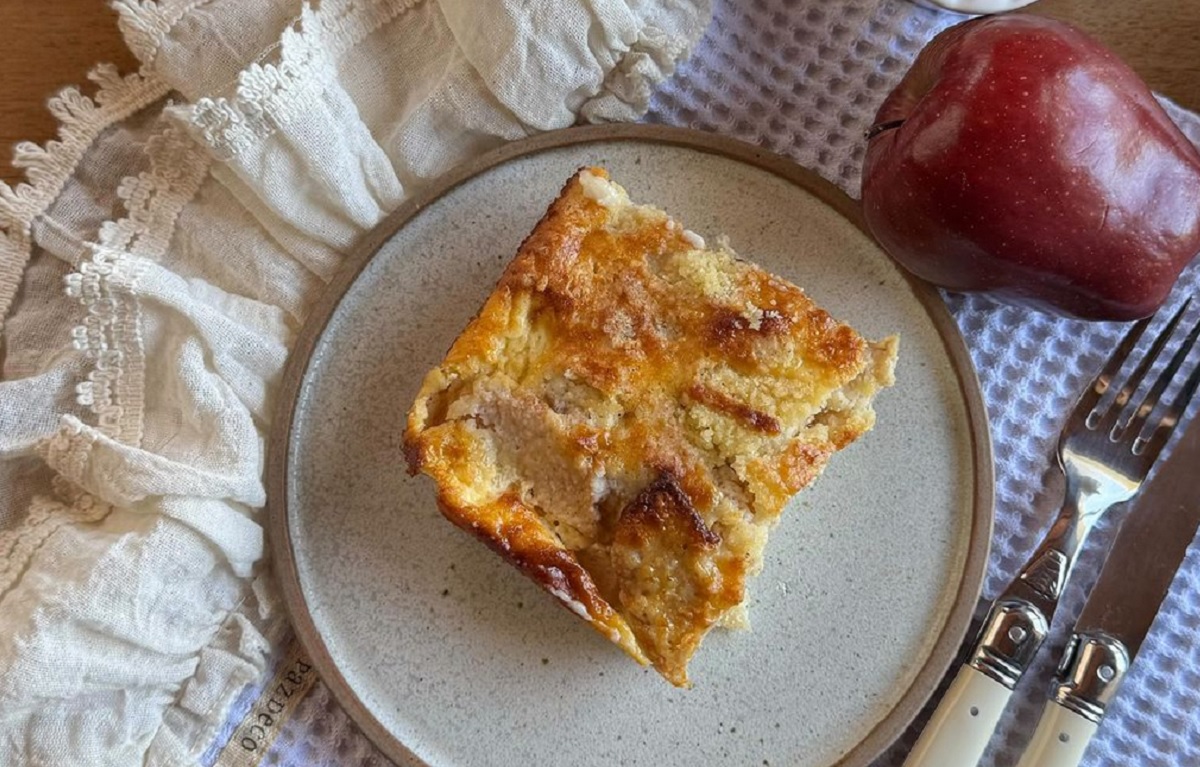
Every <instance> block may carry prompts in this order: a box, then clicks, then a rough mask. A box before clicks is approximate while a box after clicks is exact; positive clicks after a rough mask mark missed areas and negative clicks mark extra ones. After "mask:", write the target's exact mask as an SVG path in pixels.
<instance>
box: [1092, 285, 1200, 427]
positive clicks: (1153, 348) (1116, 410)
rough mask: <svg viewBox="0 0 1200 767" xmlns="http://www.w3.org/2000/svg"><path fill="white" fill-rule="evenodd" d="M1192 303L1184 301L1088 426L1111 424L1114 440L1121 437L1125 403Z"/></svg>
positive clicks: (1189, 300) (1139, 384) (1140, 382)
mask: <svg viewBox="0 0 1200 767" xmlns="http://www.w3.org/2000/svg"><path fill="white" fill-rule="evenodd" d="M1191 303H1192V299H1191V297H1189V298H1188V299H1187V300H1186V301H1184V302H1183V305H1182V306H1180V307H1179V309H1178V311H1176V312H1175V315H1174V316H1173V317H1171V319H1170V321H1169V322H1167V325H1166V327H1164V328H1163V329H1162V330H1161V331H1160V332H1159V334H1158V336H1156V337H1155V339H1154V343H1152V344H1151V345H1150V348H1149V350H1147V351H1146V354H1145V355H1144V356H1143V357H1142V359H1141V361H1140V362H1139V363H1138V366H1137V368H1136V369H1135V370H1134V371H1133V373H1131V374H1130V375H1129V377H1128V378H1127V379H1125V384H1124V385H1123V386H1122V387H1121V391H1119V392H1117V396H1116V398H1115V399H1113V401H1112V403H1111V404H1110V405H1109V406H1108V409H1107V410H1106V411H1105V412H1104V413H1103V414H1098V415H1097V417H1096V418H1095V419H1091V418H1089V419H1088V426H1090V427H1091V428H1093V429H1095V428H1098V427H1099V426H1100V425H1101V423H1103V424H1104V425H1105V426H1109V425H1111V426H1112V427H1113V435H1112V438H1113V440H1114V441H1115V440H1117V439H1118V438H1119V435H1118V434H1117V431H1118V430H1117V424H1118V423H1119V419H1120V415H1121V411H1123V410H1124V409H1125V405H1126V404H1128V403H1129V398H1130V397H1132V396H1133V395H1134V393H1135V392H1136V391H1137V390H1138V387H1139V386H1141V385H1142V379H1143V378H1145V377H1146V373H1148V372H1149V371H1150V368H1151V367H1152V366H1153V365H1154V362H1155V360H1157V359H1158V355H1160V354H1162V350H1163V349H1164V348H1165V347H1166V345H1167V342H1168V341H1170V340H1171V336H1172V335H1174V334H1175V328H1176V327H1177V326H1178V325H1179V321H1180V320H1182V319H1183V313H1184V312H1186V311H1187V309H1188V307H1189V306H1191Z"/></svg>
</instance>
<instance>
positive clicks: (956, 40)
mask: <svg viewBox="0 0 1200 767" xmlns="http://www.w3.org/2000/svg"><path fill="white" fill-rule="evenodd" d="M875 124H876V125H877V126H880V127H881V129H880V130H878V131H876V132H875V133H874V135H873V136H872V137H871V138H870V139H869V141H868V144H867V152H866V159H865V162H864V167H863V179H862V200H863V209H864V213H865V216H866V220H867V224H868V226H869V227H870V229H871V232H872V233H873V234H874V235H875V237H876V238H877V239H878V240H879V242H880V243H881V244H882V245H883V247H884V248H885V249H886V250H887V251H888V252H889V253H890V254H891V255H892V257H893V258H895V259H896V261H898V262H899V263H900V264H901V265H903V266H904V267H905V268H907V269H908V270H909V271H911V272H913V273H914V274H916V275H917V276H919V277H921V278H923V279H925V280H927V281H929V282H932V283H934V284H935V285H938V286H940V287H944V288H947V289H949V290H953V291H960V292H985V293H989V294H991V295H994V296H996V297H997V298H999V299H1000V300H1004V301H1008V302H1012V303H1018V304H1023V305H1027V306H1032V307H1035V308H1038V309H1042V310H1046V311H1051V312H1054V313H1057V314H1063V315H1067V316H1074V317H1081V318H1085V319H1091V320H1131V319H1136V318H1139V317H1145V316H1148V315H1150V314H1153V313H1154V311H1155V310H1156V309H1157V308H1158V307H1159V306H1160V305H1161V304H1162V303H1163V301H1164V300H1165V299H1166V297H1167V295H1168V293H1169V292H1170V290H1171V288H1172V286H1173V285H1174V283H1175V281H1176V280H1177V279H1178V277H1179V273H1180V272H1181V271H1182V270H1183V269H1184V268H1185V267H1186V266H1187V264H1188V263H1189V262H1190V261H1191V260H1192V258H1193V257H1194V256H1195V255H1196V253H1197V252H1200V152H1198V151H1197V149H1196V147H1195V146H1194V145H1193V144H1192V143H1191V142H1190V141H1188V139H1187V137H1185V136H1184V135H1183V134H1182V133H1181V132H1180V130H1179V129H1178V128H1177V127H1176V126H1175V124H1174V123H1173V122H1172V121H1171V119H1170V117H1168V116H1167V114H1166V112H1164V111H1163V109H1162V107H1160V106H1159V104H1158V102H1157V101H1156V100H1155V98H1154V96H1153V94H1151V92H1150V90H1149V88H1147V87H1146V85H1145V83H1143V82H1142V80H1141V79H1140V78H1138V76H1137V74H1135V73H1134V72H1133V70H1131V69H1130V68H1129V67H1128V66H1127V65H1126V64H1125V63H1124V62H1122V61H1121V60H1120V59H1119V58H1118V57H1117V55H1116V54H1115V53H1113V52H1112V51H1110V50H1109V49H1107V48H1106V47H1104V46H1103V45H1101V44H1100V43H1099V42H1097V41H1095V40H1093V39H1092V38H1090V37H1088V36H1087V35H1085V34H1084V33H1083V32H1081V31H1079V30H1078V29H1075V28H1074V27H1072V26H1070V25H1068V24H1065V23H1063V22H1060V21H1055V20H1053V19H1047V18H1042V17H1038V16H1029V15H1021V14H1010V15H1005V16H993V17H985V18H979V19H974V20H971V21H968V22H966V23H964V24H960V25H958V26H956V27H952V28H950V29H948V30H946V31H945V32H943V33H942V34H940V35H939V36H937V37H936V38H934V39H933V40H932V41H931V42H930V43H929V45H928V46H926V48H925V49H924V50H923V51H922V52H921V54H920V55H919V56H918V57H917V60H916V61H915V62H914V64H913V66H912V68H911V69H910V71H909V72H908V74H907V75H905V77H904V78H903V79H902V80H901V82H900V83H899V84H898V85H897V86H896V88H895V90H894V91H893V92H892V93H891V95H889V96H888V98H887V99H886V100H885V101H884V102H883V104H882V106H881V107H880V109H879V111H878V113H877V114H876V118H875Z"/></svg>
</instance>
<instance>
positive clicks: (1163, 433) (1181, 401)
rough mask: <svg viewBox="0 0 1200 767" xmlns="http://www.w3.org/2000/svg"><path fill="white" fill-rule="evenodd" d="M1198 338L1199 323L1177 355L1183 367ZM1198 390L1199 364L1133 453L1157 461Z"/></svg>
mask: <svg viewBox="0 0 1200 767" xmlns="http://www.w3.org/2000/svg"><path fill="white" fill-rule="evenodd" d="M1198 338H1200V322H1197V323H1196V327H1194V328H1192V332H1191V333H1189V334H1188V337H1187V341H1186V342H1185V343H1184V346H1183V348H1182V349H1180V350H1179V352H1178V353H1176V355H1175V356H1176V357H1177V358H1179V362H1180V364H1181V365H1182V364H1183V360H1184V359H1185V358H1186V357H1187V356H1188V353H1189V352H1191V351H1192V350H1193V349H1194V348H1195V347H1196V340H1197V339H1198ZM1172 363H1174V360H1172ZM1164 377H1165V376H1164ZM1197 389H1200V363H1197V364H1196V366H1195V367H1194V368H1192V373H1191V375H1189V376H1188V379H1187V381H1185V382H1184V384H1183V386H1182V387H1181V388H1180V389H1179V392H1178V393H1177V394H1176V395H1175V399H1174V401H1172V402H1171V404H1170V405H1169V406H1168V407H1167V412H1165V413H1163V417H1162V418H1161V419H1159V421H1158V423H1157V424H1156V425H1155V426H1154V429H1153V431H1152V432H1151V433H1150V435H1149V436H1148V437H1146V438H1145V439H1141V438H1140V437H1139V438H1138V439H1136V440H1134V443H1133V452H1134V453H1137V454H1138V455H1146V456H1147V457H1149V459H1150V460H1151V461H1153V460H1155V459H1156V458H1157V457H1158V454H1159V453H1160V452H1162V449H1163V448H1164V447H1165V446H1166V444H1167V442H1169V441H1170V440H1171V435H1172V434H1174V433H1175V427H1176V426H1178V425H1179V422H1180V421H1182V420H1183V414H1184V413H1185V412H1187V409H1188V406H1189V405H1191V404H1192V399H1193V398H1194V397H1195V396H1196V390H1197ZM1152 409H1153V408H1152ZM1147 415H1149V413H1147ZM1139 431H1140V429H1139ZM1136 433H1137V432H1135V434H1136ZM1139 443H1140V444H1139ZM1139 448H1140V449H1139Z"/></svg>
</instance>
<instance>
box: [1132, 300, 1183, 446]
mask: <svg viewBox="0 0 1200 767" xmlns="http://www.w3.org/2000/svg"><path fill="white" fill-rule="evenodd" d="M1188 303H1190V299H1189V301H1187V302H1184V304H1183V308H1182V309H1180V310H1179V312H1177V313H1176V314H1175V316H1174V317H1172V318H1171V322H1170V323H1169V324H1168V325H1167V327H1165V328H1164V329H1163V331H1162V333H1161V334H1160V335H1159V337H1158V338H1157V339H1156V340H1155V348H1153V349H1151V350H1150V352H1149V353H1148V354H1147V355H1146V361H1144V362H1143V364H1142V367H1149V365H1148V362H1153V358H1154V357H1157V356H1158V354H1159V353H1160V352H1161V351H1162V346H1165V345H1166V342H1167V341H1168V340H1169V339H1170V338H1171V336H1173V335H1174V334H1175V328H1176V326H1177V325H1178V324H1179V320H1180V319H1181V318H1182V316H1183V312H1184V311H1185V310H1186V309H1187V307H1188ZM1197 336H1200V323H1197V324H1196V326H1195V327H1193V328H1192V331H1191V332H1190V333H1188V335H1187V338H1185V339H1184V341H1183V343H1182V344H1180V345H1179V349H1178V350H1177V351H1176V352H1175V355H1174V356H1173V357H1171V361H1170V362H1168V363H1167V366H1166V367H1165V368H1163V370H1162V371H1161V372H1160V373H1159V374H1158V378H1157V379H1156V380H1155V381H1154V385H1153V386H1152V387H1151V388H1150V391H1148V392H1147V393H1146V396H1145V397H1143V398H1142V402H1141V404H1140V405H1138V407H1137V409H1136V410H1134V411H1133V412H1132V413H1131V414H1130V415H1129V418H1127V419H1125V423H1124V424H1122V423H1120V422H1119V421H1118V423H1117V424H1116V425H1114V426H1113V430H1112V435H1111V436H1112V439H1113V441H1114V442H1116V441H1118V440H1120V439H1121V437H1122V436H1124V435H1125V433H1127V432H1128V431H1129V430H1130V429H1131V428H1133V427H1134V425H1135V424H1136V426H1137V428H1136V429H1134V431H1133V435H1134V436H1135V437H1136V436H1137V435H1138V434H1140V433H1141V431H1142V427H1143V426H1144V425H1145V423H1146V419H1147V418H1149V417H1150V414H1151V413H1153V412H1154V408H1156V407H1157V406H1158V400H1159V398H1161V397H1162V395H1163V392H1165V391H1166V390H1167V387H1168V386H1170V385H1171V379H1173V378H1174V377H1175V374H1176V373H1178V372H1179V369H1180V368H1181V367H1183V363H1184V362H1185V361H1186V360H1187V358H1188V355H1189V354H1190V353H1191V351H1192V347H1193V346H1195V344H1196V338H1197ZM1142 372H1143V371H1142V370H1141V368H1139V369H1138V373H1137V374H1135V375H1139V374H1141V373H1142ZM1137 386H1138V384H1137V383H1131V384H1127V385H1126V387H1125V388H1124V389H1122V390H1121V394H1125V393H1126V390H1130V389H1131V390H1130V392H1129V393H1130V394H1132V393H1133V392H1135V391H1137ZM1119 399H1120V396H1118V400H1119ZM1126 400H1128V396H1127V397H1126ZM1116 404H1117V403H1114V407H1115V406H1116ZM1120 404H1121V405H1124V404H1125V403H1124V402H1121V403H1120Z"/></svg>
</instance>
